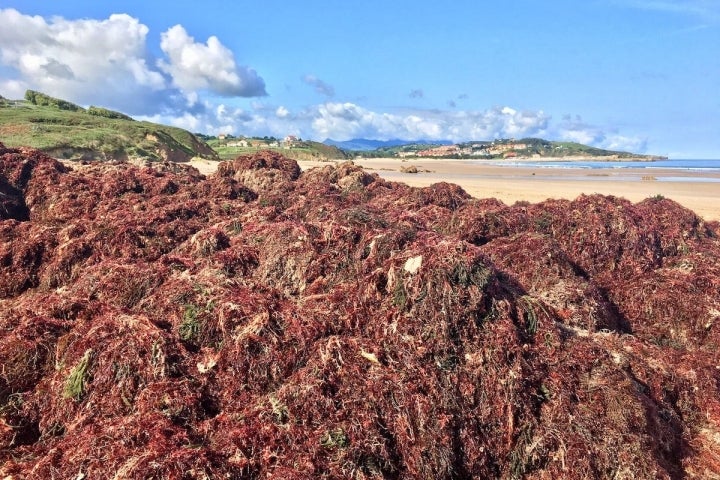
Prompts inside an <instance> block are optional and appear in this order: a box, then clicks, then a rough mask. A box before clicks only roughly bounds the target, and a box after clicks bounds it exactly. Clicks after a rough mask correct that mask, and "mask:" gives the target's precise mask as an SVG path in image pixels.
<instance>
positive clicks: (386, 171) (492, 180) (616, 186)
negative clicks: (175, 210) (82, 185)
mask: <svg viewBox="0 0 720 480" xmlns="http://www.w3.org/2000/svg"><path fill="white" fill-rule="evenodd" d="M201 162H205V164H202V163H201ZM299 163H300V167H301V168H302V169H303V170H307V169H309V168H312V167H314V166H318V165H327V164H328V162H299ZM355 163H356V164H357V165H360V166H362V167H363V168H365V169H366V170H367V171H369V172H375V173H377V174H379V175H380V176H381V177H383V178H385V179H387V180H392V181H398V182H404V183H407V184H408V185H412V186H417V187H425V186H428V185H432V184H433V183H437V182H443V181H444V182H450V183H456V184H458V185H460V186H462V187H463V188H464V189H465V190H466V191H467V192H468V193H469V194H470V195H472V196H473V197H477V198H488V197H495V198H497V199H499V200H502V201H503V202H505V203H507V204H508V205H512V204H513V203H515V202H517V201H521V200H524V201H528V202H532V203H537V202H541V201H543V200H546V199H548V198H565V199H569V200H572V199H574V198H576V197H578V196H579V195H581V194H583V193H584V194H593V193H600V194H604V195H614V196H617V197H623V198H627V199H628V200H630V201H632V202H639V201H642V200H644V199H645V198H648V197H653V196H656V195H662V196H664V197H666V198H670V199H673V200H675V201H676V202H678V203H680V204H681V205H683V206H685V207H687V208H689V209H691V210H693V211H695V212H696V213H697V214H698V215H700V216H701V217H703V218H704V219H706V220H720V173H712V172H686V171H678V170H671V169H659V168H658V169H655V168H653V169H641V168H638V169H634V168H623V169H599V170H589V169H581V168H535V167H532V168H531V167H523V166H514V165H507V166H506V165H498V164H497V163H493V162H488V163H483V162H482V161H466V160H448V159H413V160H408V161H403V160H401V159H398V158H368V159H358V160H355ZM193 165H194V166H196V167H198V168H200V170H201V171H203V173H210V172H211V171H213V170H214V169H215V167H216V166H217V164H216V162H208V161H200V162H194V163H193ZM411 165H413V166H415V167H417V169H418V170H419V173H403V172H401V171H400V169H401V168H402V167H409V166H411Z"/></svg>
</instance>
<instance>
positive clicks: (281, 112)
mask: <svg viewBox="0 0 720 480" xmlns="http://www.w3.org/2000/svg"><path fill="white" fill-rule="evenodd" d="M275 115H276V116H277V117H278V118H287V116H288V115H290V111H289V110H288V109H287V108H285V107H283V106H282V105H280V106H279V107H278V108H277V110H275Z"/></svg>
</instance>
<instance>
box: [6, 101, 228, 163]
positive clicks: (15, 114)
mask: <svg viewBox="0 0 720 480" xmlns="http://www.w3.org/2000/svg"><path fill="white" fill-rule="evenodd" d="M0 139H2V142H3V143H4V144H5V145H7V146H29V147H33V148H37V149H39V150H42V151H44V152H47V153H49V154H51V155H53V156H56V157H58V158H67V159H88V160H127V159H145V160H150V161H158V160H175V161H185V160H189V159H190V158H192V157H196V156H197V157H203V158H209V159H216V158H217V154H216V153H215V152H214V151H213V150H212V149H211V148H210V147H209V146H208V145H207V144H206V143H205V142H203V141H202V140H200V139H198V138H197V137H195V136H194V135H193V134H191V133H190V132H188V131H186V130H183V129H181V128H176V127H170V126H166V125H160V124H156V123H152V122H144V121H135V120H134V119H132V118H131V117H129V116H127V115H125V114H123V113H120V112H116V111H113V110H109V109H106V108H102V107H96V106H91V107H89V108H88V109H87V110H86V109H84V108H82V107H79V106H77V105H75V104H72V103H70V102H67V101H65V100H60V99H56V98H53V97H50V96H48V95H45V94H42V93H40V92H35V91H32V90H28V91H27V93H26V95H25V100H24V101H23V100H16V101H8V100H5V101H3V102H2V103H0Z"/></svg>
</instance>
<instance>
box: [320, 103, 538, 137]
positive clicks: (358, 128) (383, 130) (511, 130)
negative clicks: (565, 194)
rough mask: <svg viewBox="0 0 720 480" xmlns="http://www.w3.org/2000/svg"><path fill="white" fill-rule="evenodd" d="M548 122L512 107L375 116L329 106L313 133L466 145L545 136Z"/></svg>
mask: <svg viewBox="0 0 720 480" xmlns="http://www.w3.org/2000/svg"><path fill="white" fill-rule="evenodd" d="M548 121H549V117H548V116H547V115H545V114H544V113H543V112H542V111H523V112H518V111H516V110H514V109H512V108H509V107H504V108H493V109H490V110H485V111H461V112H448V111H434V110H433V111H431V110H411V111H409V112H408V113H405V114H396V113H381V112H374V111H372V110H368V109H365V108H363V107H361V106H358V105H355V104H353V103H325V104H322V105H319V106H318V107H317V108H316V110H315V112H314V115H313V119H312V129H313V133H314V135H313V136H314V137H316V138H319V139H324V138H332V139H334V140H348V139H351V138H357V137H365V138H376V139H380V140H388V139H392V138H402V139H408V140H419V139H449V140H454V141H464V140H469V139H488V138H490V139H492V138H501V137H526V136H535V135H542V134H543V133H545V131H546V129H547V126H548Z"/></svg>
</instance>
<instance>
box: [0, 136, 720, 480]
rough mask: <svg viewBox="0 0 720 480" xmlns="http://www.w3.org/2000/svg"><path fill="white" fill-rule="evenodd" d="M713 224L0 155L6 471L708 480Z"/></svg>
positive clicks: (323, 173) (257, 162) (714, 439)
mask: <svg viewBox="0 0 720 480" xmlns="http://www.w3.org/2000/svg"><path fill="white" fill-rule="evenodd" d="M719 234H720V226H719V225H718V224H717V223H706V222H704V221H703V220H702V219H701V218H699V217H697V216H696V215H695V214H694V213H693V212H691V211H688V210H686V209H684V208H682V207H681V206H679V205H678V204H676V203H674V202H672V201H670V200H666V199H648V200H646V201H644V202H641V203H638V204H632V203H630V202H628V201H626V200H623V199H618V198H614V197H605V196H599V195H592V196H581V197H579V198H578V199H576V200H574V201H558V200H549V201H546V202H543V203H540V204H535V205H530V204H525V203H518V204H516V205H513V206H507V205H504V204H502V203H501V202H499V201H497V200H492V199H490V200H477V199H473V198H471V197H470V196H469V195H468V194H467V193H466V192H464V191H463V190H462V189H461V188H460V187H457V186H455V185H450V184H444V183H441V184H436V185H433V186H432V187H428V188H423V189H418V188H411V187H408V186H405V185H402V184H397V183H392V182H388V181H385V180H382V179H381V178H379V177H378V176H377V175H374V174H369V173H367V172H365V171H363V170H362V169H361V168H359V167H357V166H355V165H353V164H352V163H344V164H341V165H338V166H326V167H323V168H315V169H312V170H309V171H307V172H303V173H301V172H300V169H299V167H298V165H297V164H296V163H295V162H294V161H292V160H288V159H286V158H284V157H282V156H279V155H277V154H273V153H270V152H262V153H259V154H257V155H255V156H250V157H240V158H238V159H237V160H235V161H232V162H226V163H224V164H222V165H221V166H220V169H219V170H218V173H217V174H215V175H211V176H209V177H205V176H203V175H200V174H199V173H198V172H197V171H196V170H195V169H193V168H191V167H186V166H179V165H173V164H169V163H168V164H157V165H155V166H153V167H146V168H140V167H135V166H131V165H127V164H114V165H107V164H105V165H90V166H78V167H77V168H68V167H64V166H63V165H61V164H60V163H58V162H56V161H55V160H53V159H52V158H50V157H47V156H45V155H43V154H42V153H40V152H37V151H33V150H28V149H7V148H5V147H3V146H2V145H0V478H8V479H21V478H22V479H24V478H28V479H35V478H37V479H40V478H43V479H44V478H55V479H78V478H138V479H140V478H188V479H190V478H198V479H201V478H202V479H204V478H237V479H259V478H276V479H303V478H307V479H311V478H328V479H330V478H334V479H344V478H356V479H363V478H367V479H370V478H388V479H404V478H409V479H410V478H411V479H415V478H417V479H426V478H437V479H443V478H445V479H470V478H718V476H720V455H719V454H718V452H719V451H720V353H718V352H720V348H719V347H720V295H718V292H719V291H720V240H718V235H719Z"/></svg>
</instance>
